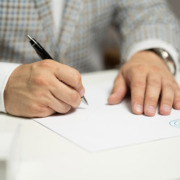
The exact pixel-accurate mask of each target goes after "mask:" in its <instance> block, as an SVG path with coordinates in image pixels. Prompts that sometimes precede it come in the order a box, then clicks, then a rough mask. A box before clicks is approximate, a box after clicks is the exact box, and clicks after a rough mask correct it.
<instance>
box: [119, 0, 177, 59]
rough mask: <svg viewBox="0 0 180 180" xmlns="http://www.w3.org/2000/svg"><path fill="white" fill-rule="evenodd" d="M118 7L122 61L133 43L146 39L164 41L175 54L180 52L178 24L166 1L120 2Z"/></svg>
mask: <svg viewBox="0 0 180 180" xmlns="http://www.w3.org/2000/svg"><path fill="white" fill-rule="evenodd" d="M119 5H121V11H119V14H118V16H117V19H116V21H117V22H118V23H119V24H120V25H121V27H120V34H121V35H122V36H121V37H122V39H121V40H122V41H123V45H122V46H121V53H122V59H123V60H126V59H127V52H129V49H130V48H131V45H133V44H134V42H136V43H138V42H141V41H143V40H148V39H159V40H162V41H165V42H167V43H168V44H172V45H173V46H174V47H175V48H176V50H177V52H180V26H179V22H178V21H177V20H176V19H175V18H174V16H173V15H172V14H171V13H170V11H169V9H168V7H167V3H166V1H161V0H152V1H147V0H141V1H138V3H137V2H135V1H129V2H128V1H126V0H122V1H121V2H120V1H119ZM128 9H131V11H129V10H128ZM127 27H128V28H127Z"/></svg>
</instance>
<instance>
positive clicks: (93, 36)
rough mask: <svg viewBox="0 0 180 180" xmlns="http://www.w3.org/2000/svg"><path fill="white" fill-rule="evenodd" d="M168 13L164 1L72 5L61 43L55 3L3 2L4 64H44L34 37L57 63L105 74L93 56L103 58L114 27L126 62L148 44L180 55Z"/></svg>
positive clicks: (76, 1) (73, 1)
mask: <svg viewBox="0 0 180 180" xmlns="http://www.w3.org/2000/svg"><path fill="white" fill-rule="evenodd" d="M167 8H168V7H167V3H166V1H164V0H138V1H134V0H66V1H65V7H64V13H63V17H62V18H63V19H62V27H61V30H60V34H59V37H58V38H57V39H55V36H54V31H53V20H52V18H53V17H52V12H51V2H50V1H49V0H17V1H14V0H6V1H5V0H1V1H0V61H2V62H13V63H32V62H36V61H38V60H40V59H39V57H38V56H37V54H36V53H35V51H34V50H33V48H32V47H30V44H29V43H28V40H27V37H26V35H27V34H30V35H31V36H32V37H34V38H36V39H37V40H38V41H39V42H40V43H41V44H42V45H43V46H44V47H45V49H47V51H49V53H50V54H51V55H52V56H53V57H54V59H56V60H57V61H59V62H61V63H65V64H67V65H69V66H72V67H74V68H76V69H78V70H79V71H80V72H88V71H93V70H100V69H103V68H104V66H103V61H102V60H97V59H96V58H94V56H93V55H94V54H96V53H99V54H101V52H102V47H103V42H104V39H105V36H106V33H107V31H108V28H109V27H110V26H113V27H114V28H115V29H116V30H117V32H118V33H119V41H120V52H121V56H122V57H121V58H122V59H123V60H127V52H128V51H129V49H130V48H131V47H132V46H133V44H134V43H136V42H141V41H143V40H146V39H159V40H162V41H165V42H167V43H169V44H172V45H173V47H174V48H175V49H176V50H177V51H178V52H180V41H179V40H177V37H178V38H179V37H180V32H179V26H178V23H177V21H176V19H175V18H174V17H173V16H172V14H171V12H169V11H168V10H167ZM100 59H101V58H100Z"/></svg>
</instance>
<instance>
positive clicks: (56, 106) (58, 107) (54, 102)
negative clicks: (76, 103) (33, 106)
mask: <svg viewBox="0 0 180 180" xmlns="http://www.w3.org/2000/svg"><path fill="white" fill-rule="evenodd" d="M48 104H49V105H48V106H49V107H50V108H51V109H53V110H54V111H56V112H58V113H63V114H64V113H67V112H68V111H69V110H70V109H71V106H70V105H68V104H66V103H64V102H62V101H61V100H59V99H57V98H55V97H54V96H53V95H52V97H51V100H50V102H49V103H48Z"/></svg>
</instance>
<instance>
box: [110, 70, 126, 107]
mask: <svg viewBox="0 0 180 180" xmlns="http://www.w3.org/2000/svg"><path fill="white" fill-rule="evenodd" d="M126 92H127V85H126V82H125V80H124V77H123V75H122V74H121V73H119V75H118V76H117V78H116V80H115V82H114V87H113V89H112V92H111V95H110V96H109V98H108V103H109V104H118V103H120V102H121V101H122V99H123V98H124V96H125V95H126Z"/></svg>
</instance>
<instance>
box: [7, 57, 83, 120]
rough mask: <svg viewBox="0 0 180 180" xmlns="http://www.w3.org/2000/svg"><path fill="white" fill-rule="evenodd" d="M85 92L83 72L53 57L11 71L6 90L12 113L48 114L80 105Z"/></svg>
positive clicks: (30, 115) (64, 111) (25, 115)
mask: <svg viewBox="0 0 180 180" xmlns="http://www.w3.org/2000/svg"><path fill="white" fill-rule="evenodd" d="M83 95H84V87H83V85H82V82H81V75H80V73H79V72H78V71H77V70H75V69H73V68H71V67H69V66H66V65H64V64H60V63H58V62H56V61H53V60H43V61H40V62H36V63H32V64H27V65H21V66H19V67H18V68H16V69H15V70H14V72H13V73H12V74H11V76H10V78H9V80H8V82H7V85H6V88H5V92H4V101H5V108H6V111H7V112H8V113H9V114H12V115H15V116H24V117H45V116H49V115H52V114H54V113H55V112H58V113H67V112H68V111H69V110H70V109H71V107H74V108H76V107H77V106H79V104H80V102H81V97H82V96H83Z"/></svg>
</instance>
